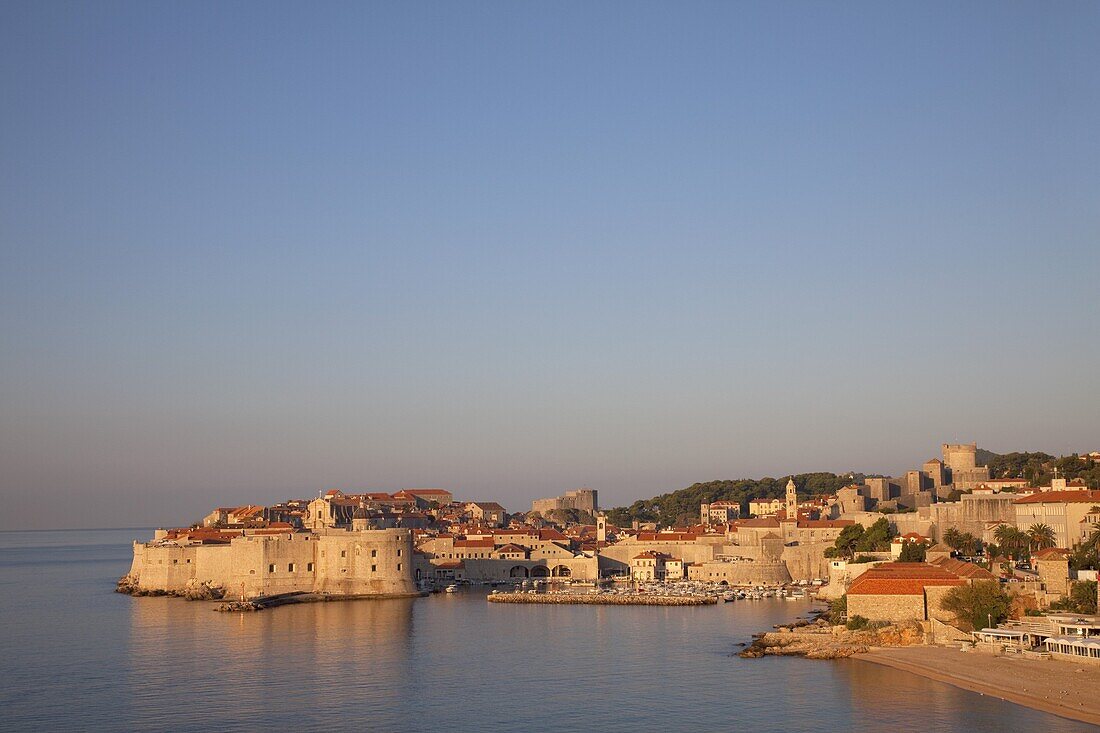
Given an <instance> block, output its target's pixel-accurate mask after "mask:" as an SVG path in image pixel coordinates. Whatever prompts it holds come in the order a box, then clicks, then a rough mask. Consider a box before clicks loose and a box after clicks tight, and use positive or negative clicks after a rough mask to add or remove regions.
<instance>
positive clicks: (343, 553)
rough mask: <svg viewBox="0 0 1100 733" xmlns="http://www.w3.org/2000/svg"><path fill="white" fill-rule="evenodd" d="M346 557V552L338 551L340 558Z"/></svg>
mask: <svg viewBox="0 0 1100 733" xmlns="http://www.w3.org/2000/svg"><path fill="white" fill-rule="evenodd" d="M347 556H348V551H347V550H340V557H347Z"/></svg>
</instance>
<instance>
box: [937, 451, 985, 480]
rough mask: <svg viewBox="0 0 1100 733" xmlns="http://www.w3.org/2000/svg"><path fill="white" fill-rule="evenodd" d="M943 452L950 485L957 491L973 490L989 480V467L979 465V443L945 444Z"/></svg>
mask: <svg viewBox="0 0 1100 733" xmlns="http://www.w3.org/2000/svg"><path fill="white" fill-rule="evenodd" d="M942 450H943V462H944V466H945V468H946V470H947V472H948V478H949V483H951V484H953V485H954V486H955V488H956V489H972V488H974V487H975V486H977V485H978V484H980V483H981V482H983V481H988V480H989V467H988V466H979V465H977V455H978V444H977V443H944V444H943V446H942Z"/></svg>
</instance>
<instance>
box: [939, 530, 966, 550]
mask: <svg viewBox="0 0 1100 733" xmlns="http://www.w3.org/2000/svg"><path fill="white" fill-rule="evenodd" d="M943 543H944V544H945V545H947V546H948V547H950V548H951V549H952V550H958V549H959V547H960V545H961V544H962V532H960V531H959V530H958V529H956V528H955V527H949V528H948V529H947V530H946V531H944V533H943Z"/></svg>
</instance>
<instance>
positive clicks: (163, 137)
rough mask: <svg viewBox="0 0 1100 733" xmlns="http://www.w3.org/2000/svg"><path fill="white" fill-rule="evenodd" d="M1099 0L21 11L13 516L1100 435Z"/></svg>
mask: <svg viewBox="0 0 1100 733" xmlns="http://www.w3.org/2000/svg"><path fill="white" fill-rule="evenodd" d="M1097 38H1100V5H1098V4H1095V3H1085V2H1081V3H1077V2H1067V3H1059V4H1057V5H1049V4H1039V3H1031V4H1029V3H1017V2H1012V3H992V2H976V3H970V4H966V5H962V6H959V5H957V4H950V3H946V2H933V3H919V4H918V3H911V4H889V5H883V4H878V3H872V2H855V3H849V4H843V5H822V4H815V3H809V2H806V3H802V2H791V3H784V4H773V3H739V4H718V3H705V2H700V3H689V4H677V5H659V4H619V3H606V4H597V5H592V4H584V3H568V2H567V3H561V4H555V5H547V6H538V5H524V4H518V5H517V4H510V3H495V2H486V3H478V4H450V3H434V2H426V3H419V4H412V3H372V4H369V5H355V4H346V5H345V4H326V5H322V6H304V5H293V4H282V3H269V4H262V5H261V4H253V3H240V4H234V5H232V6H212V5H206V6H204V5H187V6H184V5H171V4H151V3H136V2H120V3H115V4H110V5H107V4H99V3H68V4H52V3H34V2H8V3H5V4H3V5H2V6H0V93H2V95H3V99H4V100H5V105H4V109H3V110H2V111H0V190H2V191H3V195H2V196H0V344H2V347H0V497H2V498H3V500H4V507H5V512H4V513H3V515H2V517H0V527H3V528H21V527H28V528H38V527H46V526H76V525H88V526H92V525H96V526H105V525H111V526H120V525H121V526H137V525H140V526H148V525H157V524H184V523H188V522H191V521H195V520H197V519H198V518H200V517H201V516H202V515H203V514H205V513H206V512H208V511H209V509H210V508H212V507H214V506H218V505H226V504H244V503H248V502H266V501H272V500H282V499H285V498H288V497H291V496H295V495H297V496H302V495H307V496H308V495H312V494H314V493H315V492H316V490H317V489H321V488H330V487H337V488H343V489H347V490H353V489H367V488H380V489H389V490H393V489H398V488H402V487H416V486H419V487H426V486H442V487H446V488H449V489H452V490H454V491H455V493H456V494H457V495H458V496H461V497H463V498H471V499H495V500H498V501H500V502H501V503H502V504H504V505H505V506H506V507H508V508H509V509H513V510H517V509H523V508H525V507H526V506H527V505H528V504H527V503H528V502H529V501H530V499H531V498H535V497H541V496H553V495H557V494H559V493H561V492H562V491H565V490H567V489H570V488H575V487H579V486H590V487H592V488H595V489H598V490H599V491H600V498H601V503H602V504H604V505H605V506H609V507H610V506H615V505H622V504H625V503H629V502H630V501H634V500H636V499H639V498H646V497H650V496H653V495H655V494H658V493H664V492H667V491H671V490H675V489H678V488H682V487H684V486H688V485H690V484H692V483H695V482H697V481H708V480H712V479H718V478H743V477H760V476H764V475H771V476H776V477H779V476H783V475H786V474H788V473H802V472H805V471H814V470H825V471H834V472H843V471H848V470H863V471H868V472H872V471H874V472H881V473H887V474H895V475H896V474H897V473H900V472H902V471H904V470H906V469H910V468H916V467H918V466H919V465H920V463H922V462H923V461H924V460H927V459H928V458H930V457H933V456H936V455H938V452H939V445H940V444H941V443H943V442H972V441H976V442H977V443H978V445H979V446H981V447H983V448H987V449H990V450H994V451H996V452H1008V451H1012V450H1044V451H1046V452H1049V453H1053V454H1063V453H1070V452H1080V451H1089V450H1097V449H1100V389H1097V387H1096V384H1095V375H1096V373H1097V371H1098V365H1100V339H1098V338H1097V335H1098V333H1097V326H1096V324H1095V316H1096V314H1097V313H1098V312H1100V289H1098V288H1097V283H1098V282H1100V206H1098V202H1100V173H1098V171H1100V136H1098V135H1097V134H1096V131H1097V130H1100V75H1098V74H1097V73H1096V70H1097V69H1098V68H1100V44H1097V43H1096V39H1097Z"/></svg>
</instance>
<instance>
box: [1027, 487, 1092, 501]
mask: <svg viewBox="0 0 1100 733" xmlns="http://www.w3.org/2000/svg"><path fill="white" fill-rule="evenodd" d="M1091 502H1096V503H1100V491H1088V490H1079V491H1040V492H1038V493H1036V494H1029V495H1028V496H1025V497H1023V498H1020V499H1017V500H1016V501H1014V502H1012V503H1013V504H1088V503H1091Z"/></svg>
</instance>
